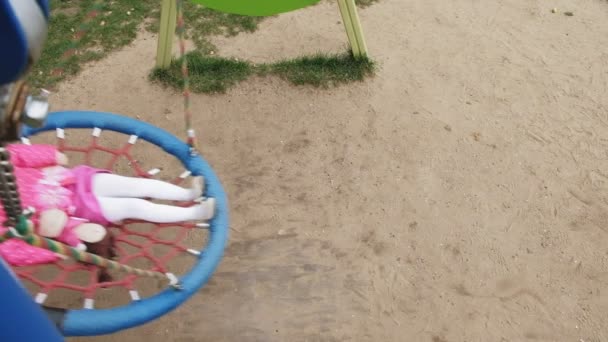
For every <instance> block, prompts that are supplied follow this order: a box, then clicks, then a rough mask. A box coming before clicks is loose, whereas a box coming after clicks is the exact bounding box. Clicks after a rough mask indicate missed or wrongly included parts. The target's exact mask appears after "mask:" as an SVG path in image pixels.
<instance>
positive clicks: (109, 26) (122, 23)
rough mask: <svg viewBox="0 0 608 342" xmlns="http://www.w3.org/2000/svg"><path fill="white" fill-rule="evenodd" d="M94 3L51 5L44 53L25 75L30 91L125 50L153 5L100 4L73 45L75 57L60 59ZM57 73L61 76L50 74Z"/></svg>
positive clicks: (132, 0)
mask: <svg viewBox="0 0 608 342" xmlns="http://www.w3.org/2000/svg"><path fill="white" fill-rule="evenodd" d="M95 5H96V3H95V1H94V0H63V1H52V2H51V19H50V22H49V34H48V38H47V41H46V44H45V49H44V51H43V53H42V56H41V58H40V60H39V61H38V63H37V64H36V65H35V67H34V68H33V70H32V72H31V73H30V75H29V82H30V84H31V85H32V86H34V87H52V86H53V85H55V84H56V83H57V82H59V81H61V80H62V79H64V78H65V77H67V76H70V75H74V74H76V73H77V72H78V71H80V68H81V65H82V64H83V63H86V62H89V61H93V60H98V59H100V58H102V57H103V56H105V55H106V54H107V53H108V52H110V51H112V50H114V49H117V48H120V47H122V46H125V45H127V44H129V43H131V42H132V41H133V39H135V37H136V35H137V28H138V26H139V24H140V23H141V22H142V21H143V20H144V18H146V17H147V16H148V15H149V13H150V10H151V9H152V8H153V6H156V5H155V3H154V2H150V1H141V0H120V1H102V2H101V3H98V6H101V7H100V11H99V14H98V16H97V17H95V19H93V20H92V21H91V23H90V25H89V27H88V29H87V31H86V34H85V35H84V36H83V38H82V39H81V40H80V42H79V43H78V45H77V48H78V53H77V54H76V55H73V56H71V57H69V58H62V56H63V55H64V53H65V52H66V51H68V50H69V49H70V48H71V47H73V44H74V37H75V34H76V33H77V32H78V31H79V29H80V26H81V25H82V23H83V22H85V17H86V16H87V15H88V14H89V13H90V12H91V10H92V9H94V8H95ZM59 68H60V69H61V70H62V71H63V72H62V73H61V75H53V71H55V70H57V69H59Z"/></svg>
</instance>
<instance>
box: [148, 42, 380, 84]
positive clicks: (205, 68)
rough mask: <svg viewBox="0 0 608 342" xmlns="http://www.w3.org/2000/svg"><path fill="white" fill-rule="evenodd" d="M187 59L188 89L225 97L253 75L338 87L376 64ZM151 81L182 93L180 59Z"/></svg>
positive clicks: (323, 57)
mask: <svg viewBox="0 0 608 342" xmlns="http://www.w3.org/2000/svg"><path fill="white" fill-rule="evenodd" d="M186 57H187V58H188V66H189V75H190V87H191V89H192V91H193V92H197V93H224V92H226V90H228V89H229V88H230V87H232V86H234V85H235V84H237V83H238V82H241V81H244V80H246V79H247V78H249V77H250V76H252V75H258V76H269V75H275V76H278V77H281V78H283V79H285V80H288V81H290V82H291V83H292V84H294V85H311V86H315V87H324V88H327V87H330V86H334V85H338V84H343V83H348V82H355V81H362V80H364V79H365V77H367V76H371V75H372V74H373V73H374V70H375V64H374V62H373V61H371V60H370V59H367V58H365V59H355V58H354V57H353V56H352V54H350V53H343V54H335V55H328V54H318V55H315V56H305V57H299V58H295V59H292V60H287V61H280V62H276V63H272V64H253V63H251V62H247V61H237V60H234V59H227V58H222V57H212V56H205V55H203V54H201V53H200V52H198V51H194V52H190V53H188V54H187V56H186ZM150 79H151V80H154V81H158V82H160V83H162V84H165V85H168V86H171V87H174V88H176V89H181V87H183V79H182V72H181V59H177V60H175V61H173V62H172V63H171V65H170V66H169V68H166V69H160V68H157V69H154V70H153V71H152V73H151V74H150Z"/></svg>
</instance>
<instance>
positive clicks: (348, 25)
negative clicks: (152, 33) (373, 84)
mask: <svg viewBox="0 0 608 342" xmlns="http://www.w3.org/2000/svg"><path fill="white" fill-rule="evenodd" d="M192 1H193V2H195V3H198V4H201V5H205V6H207V7H209V8H212V9H215V10H218V11H222V12H226V13H234V14H240V15H249V16H271V15H275V14H278V13H284V12H289V11H293V10H296V9H300V8H303V7H306V6H310V5H313V4H316V3H317V2H319V0H256V1H252V0H192ZM337 1H338V7H339V8H340V13H341V15H342V22H344V27H345V29H346V35H347V37H348V41H349V43H350V47H351V49H352V53H353V56H354V57H355V58H365V57H367V56H368V52H367V45H366V43H365V38H364V36H363V29H362V27H361V21H360V19H359V14H358V13H357V6H356V4H355V0H337ZM176 24H177V7H176V3H175V0H162V8H161V16H160V31H159V37H158V48H157V51H156V66H157V67H160V68H166V67H168V66H169V64H171V58H172V53H171V52H172V47H173V37H174V35H175V28H176Z"/></svg>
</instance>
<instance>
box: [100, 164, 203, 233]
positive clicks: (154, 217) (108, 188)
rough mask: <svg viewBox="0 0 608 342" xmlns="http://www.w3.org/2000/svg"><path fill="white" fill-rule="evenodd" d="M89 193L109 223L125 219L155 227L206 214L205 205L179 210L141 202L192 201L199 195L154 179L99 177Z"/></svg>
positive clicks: (198, 218)
mask: <svg viewBox="0 0 608 342" xmlns="http://www.w3.org/2000/svg"><path fill="white" fill-rule="evenodd" d="M93 193H94V194H95V196H96V198H97V200H98V202H99V205H100V207H101V212H102V214H103V216H104V217H105V218H106V219H107V220H108V221H111V222H118V221H122V220H125V219H137V220H144V221H150V222H156V223H171V222H182V221H194V220H200V219H203V218H205V216H206V215H207V211H208V210H209V208H207V207H206V206H205V204H206V203H202V204H200V205H195V206H192V207H188V208H181V207H177V206H172V205H163V204H156V203H152V202H150V201H146V200H144V199H142V198H154V199H159V200H171V201H192V200H194V199H196V198H198V197H199V196H201V195H202V194H201V193H200V189H185V188H182V187H180V186H177V185H174V184H171V183H167V182H163V181H159V180H155V179H145V178H132V177H123V176H119V175H114V174H107V173H100V174H96V175H95V176H93Z"/></svg>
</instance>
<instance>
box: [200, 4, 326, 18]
mask: <svg viewBox="0 0 608 342" xmlns="http://www.w3.org/2000/svg"><path fill="white" fill-rule="evenodd" d="M192 2H194V3H197V4H201V5H205V6H207V7H209V8H213V9H215V10H218V11H222V12H226V13H234V14H241V15H249V16H269V15H274V14H278V13H284V12H289V11H293V10H297V9H299V8H303V7H306V6H310V5H313V4H316V3H317V2H319V0H192Z"/></svg>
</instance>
